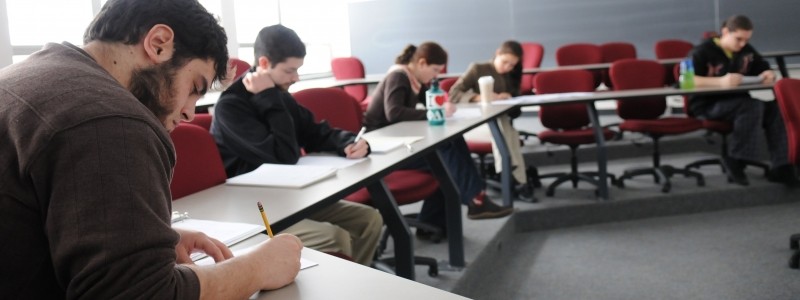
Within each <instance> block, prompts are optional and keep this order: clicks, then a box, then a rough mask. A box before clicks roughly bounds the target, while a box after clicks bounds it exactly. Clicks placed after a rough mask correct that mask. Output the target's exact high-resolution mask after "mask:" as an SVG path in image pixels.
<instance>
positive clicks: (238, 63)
mask: <svg viewBox="0 0 800 300" xmlns="http://www.w3.org/2000/svg"><path fill="white" fill-rule="evenodd" d="M228 64H229V65H231V67H234V66H235V67H236V77H234V78H233V80H237V79H239V77H242V75H244V73H247V71H250V64H249V63H247V62H246V61H243V60H241V59H238V58H234V57H231V58H229V59H228Z"/></svg>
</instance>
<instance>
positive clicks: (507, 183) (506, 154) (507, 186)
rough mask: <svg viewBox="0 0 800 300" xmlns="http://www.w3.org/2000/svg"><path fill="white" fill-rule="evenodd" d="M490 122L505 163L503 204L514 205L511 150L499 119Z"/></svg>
mask: <svg viewBox="0 0 800 300" xmlns="http://www.w3.org/2000/svg"><path fill="white" fill-rule="evenodd" d="M488 124H489V129H490V130H491V131H492V137H493V138H494V143H495V145H497V150H498V151H499V152H500V156H501V159H500V160H501V161H502V163H503V170H502V171H500V184H501V185H502V187H501V191H502V192H503V206H507V207H512V206H514V202H513V201H512V199H511V189H512V188H513V187H514V180H512V179H511V168H512V167H511V152H510V151H508V145H507V144H506V139H505V138H504V137H503V132H502V131H500V125H498V123H497V119H496V118H495V119H492V120H491V121H489V122H488ZM521 167H522V166H521Z"/></svg>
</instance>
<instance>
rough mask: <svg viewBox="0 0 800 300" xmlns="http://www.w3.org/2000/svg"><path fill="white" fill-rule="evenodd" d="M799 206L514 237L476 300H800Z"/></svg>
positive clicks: (473, 291)
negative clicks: (795, 260) (792, 239)
mask: <svg viewBox="0 0 800 300" xmlns="http://www.w3.org/2000/svg"><path fill="white" fill-rule="evenodd" d="M797 232H800V203H790V204H781V205H771V206H761V207H751V208H745V209H733V210H726V211H719V212H712V213H702V214H692V215H682V216H673V217H662V218H652V219H645V220H637V221H627V222H618V223H606V224H599V225H591V226H583V227H573V228H566V229H557V230H549V231H538V232H529V233H515V234H513V238H512V239H510V240H511V242H510V243H506V244H505V245H504V246H503V250H502V251H501V252H502V253H503V254H504V255H498V256H497V257H496V260H495V262H494V263H495V267H494V268H485V269H483V270H481V272H482V273H485V274H484V276H483V279H484V280H479V281H477V282H473V283H472V284H471V286H470V288H469V290H468V291H464V292H462V295H464V296H467V297H470V298H474V299H800V271H798V270H791V269H789V268H788V267H787V261H788V258H789V256H790V255H791V251H790V250H789V245H788V239H789V236H790V235H791V234H793V233H797Z"/></svg>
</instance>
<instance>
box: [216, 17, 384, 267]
mask: <svg viewBox="0 0 800 300" xmlns="http://www.w3.org/2000/svg"><path fill="white" fill-rule="evenodd" d="M254 48H255V49H254V52H255V57H256V61H255V67H254V68H253V69H251V70H250V71H251V72H250V73H248V74H246V75H245V76H242V78H240V79H239V80H237V81H236V82H234V83H233V84H231V86H230V87H228V89H226V90H225V91H224V92H223V93H222V95H221V96H220V98H219V100H218V101H217V104H216V105H215V106H214V118H213V121H212V123H211V134H212V135H213V136H214V140H216V142H217V147H218V148H219V152H220V155H221V156H222V160H223V164H224V165H225V172H226V173H227V175H228V177H233V176H236V175H240V174H244V173H247V172H250V171H253V170H255V169H256V168H258V167H259V166H261V164H265V163H270V164H296V163H297V161H298V159H300V156H301V155H302V152H301V149H302V150H305V151H306V152H332V153H336V154H338V155H339V156H344V157H347V158H354V159H355V158H362V157H365V156H367V155H369V152H370V149H369V145H368V144H367V143H366V141H365V140H364V139H361V140H360V141H358V142H355V141H354V140H355V137H356V134H354V133H352V132H349V131H345V130H341V129H336V128H331V127H330V125H328V123H327V122H320V123H317V122H316V121H315V120H314V115H313V114H312V113H311V111H309V110H308V109H306V108H305V107H303V106H301V105H300V104H298V103H297V101H295V99H294V98H293V97H292V95H291V94H289V92H287V90H288V89H289V86H291V85H292V84H293V83H295V82H296V81H297V80H298V74H297V70H298V69H299V68H300V67H301V66H302V65H303V59H304V57H305V55H306V48H305V44H303V42H302V41H301V40H300V38H299V37H298V36H297V34H296V33H295V32H294V31H293V30H291V29H289V28H286V27H284V26H283V25H274V26H269V27H265V28H263V29H261V31H260V32H259V33H258V37H257V38H256V42H255V45H254ZM286 200H287V201H291V199H286ZM382 226H383V220H382V219H381V216H380V214H379V213H378V211H376V210H375V209H374V208H372V207H369V206H366V205H362V204H358V203H355V202H350V201H339V202H336V203H335V204H333V205H331V206H328V207H326V208H324V209H322V210H321V211H319V212H317V213H314V214H313V215H312V216H311V217H310V218H308V219H305V220H302V221H300V222H298V223H297V224H295V225H293V226H291V227H289V228H287V229H286V230H285V232H287V233H292V234H294V235H296V236H297V237H299V238H300V240H302V241H303V245H305V246H306V247H309V248H312V249H316V250H319V251H324V252H337V253H342V254H346V255H348V256H351V257H353V260H355V261H356V262H358V263H361V264H364V265H369V264H370V263H371V262H372V259H373V256H374V254H375V248H376V247H377V245H378V239H379V238H380V233H381V227H382Z"/></svg>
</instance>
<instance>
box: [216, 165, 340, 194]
mask: <svg viewBox="0 0 800 300" xmlns="http://www.w3.org/2000/svg"><path fill="white" fill-rule="evenodd" d="M335 174H336V168H334V167H331V166H314V165H278V164H263V165H261V166H260V167H258V169H255V170H253V171H252V172H250V173H245V174H242V175H239V176H236V177H232V178H230V179H228V181H227V182H225V184H230V185H248V186H268V187H287V188H302V187H305V186H307V185H309V184H312V183H314V182H317V181H320V180H322V179H325V178H328V177H331V176H333V175H335Z"/></svg>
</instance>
